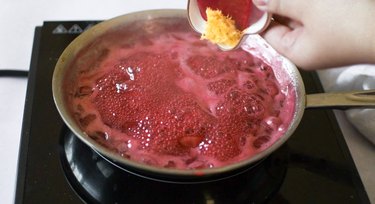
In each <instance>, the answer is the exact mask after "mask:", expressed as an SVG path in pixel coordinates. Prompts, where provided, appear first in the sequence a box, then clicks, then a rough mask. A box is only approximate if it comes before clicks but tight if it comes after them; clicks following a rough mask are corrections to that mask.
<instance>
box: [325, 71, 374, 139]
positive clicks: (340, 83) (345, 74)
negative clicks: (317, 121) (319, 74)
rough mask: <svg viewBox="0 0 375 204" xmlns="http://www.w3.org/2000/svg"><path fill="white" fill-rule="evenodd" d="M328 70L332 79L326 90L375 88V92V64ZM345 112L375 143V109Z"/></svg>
mask: <svg viewBox="0 0 375 204" xmlns="http://www.w3.org/2000/svg"><path fill="white" fill-rule="evenodd" d="M326 72H327V73H328V75H329V78H331V79H332V80H330V82H331V84H329V85H328V86H327V87H326V91H355V90H370V89H373V90H374V92H375V65H367V64H364V65H353V66H348V67H343V68H340V69H334V70H327V71H326ZM327 73H326V74H327ZM374 98H375V96H374ZM374 103H375V99H374ZM345 114H346V116H347V118H348V120H349V121H350V122H351V123H352V124H353V125H354V126H355V127H356V129H357V130H358V131H359V132H360V133H362V134H363V135H364V136H365V137H366V138H367V139H368V140H369V141H371V142H372V143H373V144H375V109H365V108H363V109H357V108H356V109H348V110H346V111H345Z"/></svg>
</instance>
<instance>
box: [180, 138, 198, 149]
mask: <svg viewBox="0 0 375 204" xmlns="http://www.w3.org/2000/svg"><path fill="white" fill-rule="evenodd" d="M202 139H203V137H201V136H184V137H181V138H179V140H178V143H179V144H181V145H182V146H184V147H187V148H195V147H198V145H199V144H200V143H201V142H202Z"/></svg>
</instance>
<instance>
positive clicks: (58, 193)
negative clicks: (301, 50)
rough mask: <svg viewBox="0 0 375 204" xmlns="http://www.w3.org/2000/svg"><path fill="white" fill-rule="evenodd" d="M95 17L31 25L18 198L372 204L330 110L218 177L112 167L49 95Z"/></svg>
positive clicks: (308, 76) (310, 113)
mask: <svg viewBox="0 0 375 204" xmlns="http://www.w3.org/2000/svg"><path fill="white" fill-rule="evenodd" d="M98 22H99V21H74V22H45V23H44V24H43V26H40V27H37V28H36V29H35V38H34V46H33V54H32V60H31V67H30V74H29V82H28V88H27V95H26V104H25V111H24V119H23V127H22V136H21V145H20V154H19V164H18V178H17V189H16V198H15V203H33V204H35V203H187V204H188V203H191V204H193V203H194V204H200V203H202V204H203V203H204V204H207V203H215V204H217V203H219V204H220V203H233V204H236V203H247V204H250V203H281V204H283V203H285V204H286V203H291V204H294V203H298V204H299V203H304V204H306V203H307V204H308V203H311V204H312V203H314V204H315V203H319V204H324V203H370V202H369V199H368V196H367V194H366V191H365V190H364V187H363V184H362V182H361V180H360V177H359V175H358V172H357V169H356V167H355V165H354V163H353V160H352V158H351V155H350V153H349V150H348V147H347V145H346V143H345V140H344V138H343V135H342V133H341V131H340V129H339V126H338V124H337V121H336V119H335V117H334V114H333V113H332V111H330V110H306V112H305V114H304V116H303V119H302V122H301V123H300V125H299V127H298V129H297V130H296V132H295V133H294V135H293V136H292V137H291V138H290V140H289V141H288V142H287V143H286V144H285V145H283V146H282V148H280V149H279V150H277V151H276V152H274V153H273V154H271V155H270V156H269V157H268V158H266V159H265V160H263V161H262V162H261V163H260V164H258V165H257V166H255V167H254V168H251V169H249V170H248V171H245V172H243V173H241V174H239V175H236V176H233V177H231V178H227V179H223V180H220V181H215V182H208V183H200V184H171V183H163V182H158V181H152V180H148V179H145V178H141V177H138V176H135V175H133V174H130V173H127V172H124V171H122V170H120V169H118V168H117V167H116V166H113V165H112V164H111V163H109V162H108V161H107V160H105V159H103V158H102V157H101V156H99V155H98V154H97V153H96V152H95V151H93V150H91V149H90V148H89V147H87V146H86V145H85V144H83V143H82V142H81V141H80V140H79V139H77V137H75V136H74V135H73V133H71V132H70V131H69V129H68V128H67V127H66V126H65V125H64V123H63V121H62V119H61V118H60V116H59V114H58V112H57V110H56V107H55V104H54V102H53V98H52V87H51V84H52V82H51V81H52V74H53V71H54V66H55V64H56V61H57V59H58V57H59V55H60V54H61V53H62V51H63V50H64V48H65V47H66V46H67V45H68V44H69V43H70V42H71V41H72V40H73V39H74V38H75V37H77V36H78V35H79V34H80V33H81V32H83V31H84V30H86V29H88V28H89V27H91V26H93V25H94V24H96V23H98ZM301 74H302V76H303V80H304V83H305V86H306V92H307V93H315V92H322V88H321V85H320V82H319V79H318V77H317V75H316V73H314V72H301Z"/></svg>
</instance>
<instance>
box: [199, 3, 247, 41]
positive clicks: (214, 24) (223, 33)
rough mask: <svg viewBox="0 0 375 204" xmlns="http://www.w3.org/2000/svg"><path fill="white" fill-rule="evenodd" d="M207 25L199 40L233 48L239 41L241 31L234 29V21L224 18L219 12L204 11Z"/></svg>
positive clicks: (227, 17)
mask: <svg viewBox="0 0 375 204" xmlns="http://www.w3.org/2000/svg"><path fill="white" fill-rule="evenodd" d="M206 14H207V24H206V28H205V32H204V33H203V34H202V36H201V39H206V40H209V41H211V42H212V43H215V44H222V45H227V46H235V45H237V43H238V42H239V41H240V38H241V31H240V30H238V29H237V28H236V25H235V22H234V20H233V19H232V18H231V17H229V16H224V15H223V13H222V12H221V11H220V10H212V9H211V8H207V9H206Z"/></svg>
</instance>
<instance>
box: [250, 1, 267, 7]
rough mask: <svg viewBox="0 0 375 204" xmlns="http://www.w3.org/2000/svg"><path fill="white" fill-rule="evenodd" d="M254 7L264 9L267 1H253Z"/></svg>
mask: <svg viewBox="0 0 375 204" xmlns="http://www.w3.org/2000/svg"><path fill="white" fill-rule="evenodd" d="M253 3H254V5H256V6H257V7H264V6H266V5H267V3H268V0H253Z"/></svg>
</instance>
